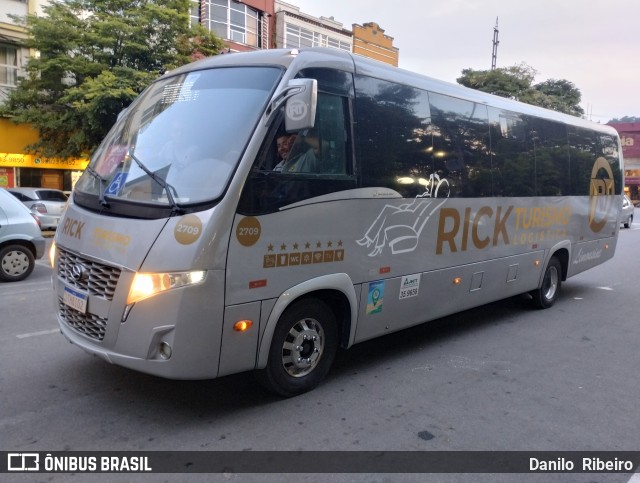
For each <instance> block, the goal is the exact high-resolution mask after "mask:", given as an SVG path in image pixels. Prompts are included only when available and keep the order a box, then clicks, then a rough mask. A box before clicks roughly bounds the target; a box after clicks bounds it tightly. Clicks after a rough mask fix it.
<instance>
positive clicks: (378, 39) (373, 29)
mask: <svg viewBox="0 0 640 483" xmlns="http://www.w3.org/2000/svg"><path fill="white" fill-rule="evenodd" d="M353 53H354V54H359V55H363V56H365V57H369V58H370V59H375V60H379V61H381V62H385V63H387V64H391V65H393V66H394V67H398V58H399V55H400V52H399V50H398V48H397V47H394V46H393V37H389V36H388V35H385V34H384V29H382V28H380V26H379V25H378V24H377V23H375V22H369V23H365V24H364V25H358V24H353Z"/></svg>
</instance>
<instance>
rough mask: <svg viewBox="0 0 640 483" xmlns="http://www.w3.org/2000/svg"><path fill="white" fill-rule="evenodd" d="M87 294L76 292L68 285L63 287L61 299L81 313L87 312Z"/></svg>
mask: <svg viewBox="0 0 640 483" xmlns="http://www.w3.org/2000/svg"><path fill="white" fill-rule="evenodd" d="M88 298H89V297H88V296H87V294H83V293H82V292H78V291H77V290H73V289H71V288H69V287H65V288H64V293H63V294H62V301H63V302H64V303H65V304H66V305H68V306H69V307H71V308H72V309H74V310H77V311H78V312H80V313H82V314H86V313H87V300H88Z"/></svg>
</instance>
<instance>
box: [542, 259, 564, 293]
mask: <svg viewBox="0 0 640 483" xmlns="http://www.w3.org/2000/svg"><path fill="white" fill-rule="evenodd" d="M559 280H560V277H559V275H558V269H557V268H556V267H554V266H551V267H549V270H548V271H547V276H546V277H545V279H544V286H543V287H542V291H543V293H544V298H546V299H547V300H553V298H554V297H555V295H556V291H557V290H558V281H559Z"/></svg>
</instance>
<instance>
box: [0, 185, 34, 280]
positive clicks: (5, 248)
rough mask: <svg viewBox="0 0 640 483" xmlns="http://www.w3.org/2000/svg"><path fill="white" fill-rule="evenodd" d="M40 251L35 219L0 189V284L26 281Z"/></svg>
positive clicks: (11, 196) (14, 199) (21, 205)
mask: <svg viewBox="0 0 640 483" xmlns="http://www.w3.org/2000/svg"><path fill="white" fill-rule="evenodd" d="M44 250H45V239H44V237H43V236H42V233H41V232H40V226H39V223H38V219H37V218H36V217H35V215H34V214H33V213H31V212H30V211H29V209H28V208H27V207H26V206H24V205H23V204H22V203H20V202H19V201H18V200H17V199H16V198H15V196H13V195H11V194H10V193H9V192H7V190H5V189H4V188H0V282H18V281H20V280H24V279H25V278H27V277H28V276H29V275H30V274H31V272H33V268H34V267H35V260H36V259H37V258H41V257H42V255H44Z"/></svg>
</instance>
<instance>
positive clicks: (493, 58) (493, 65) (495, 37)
mask: <svg viewBox="0 0 640 483" xmlns="http://www.w3.org/2000/svg"><path fill="white" fill-rule="evenodd" d="M499 43H500V42H499V41H498V17H496V26H495V27H493V52H492V54H491V70H496V61H497V60H498V44H499Z"/></svg>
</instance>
